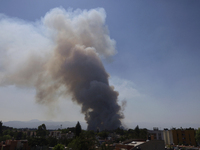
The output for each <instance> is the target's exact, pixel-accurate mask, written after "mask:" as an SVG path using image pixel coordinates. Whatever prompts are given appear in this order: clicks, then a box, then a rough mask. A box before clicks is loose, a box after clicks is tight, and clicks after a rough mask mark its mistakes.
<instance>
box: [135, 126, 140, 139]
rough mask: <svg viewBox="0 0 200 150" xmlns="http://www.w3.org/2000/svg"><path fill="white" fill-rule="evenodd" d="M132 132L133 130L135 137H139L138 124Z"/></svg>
mask: <svg viewBox="0 0 200 150" xmlns="http://www.w3.org/2000/svg"><path fill="white" fill-rule="evenodd" d="M134 132H135V138H139V137H140V129H139V126H138V125H137V126H136V127H135V130H134Z"/></svg>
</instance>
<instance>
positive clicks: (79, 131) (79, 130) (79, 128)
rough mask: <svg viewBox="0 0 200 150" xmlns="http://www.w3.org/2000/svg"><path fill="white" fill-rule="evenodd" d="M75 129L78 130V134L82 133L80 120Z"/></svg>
mask: <svg viewBox="0 0 200 150" xmlns="http://www.w3.org/2000/svg"><path fill="white" fill-rule="evenodd" d="M75 131H76V133H75V134H76V136H79V135H80V133H81V131H82V129H81V125H80V123H79V121H78V122H77V124H76V127H75Z"/></svg>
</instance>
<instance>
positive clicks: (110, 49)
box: [0, 8, 123, 130]
mask: <svg viewBox="0 0 200 150" xmlns="http://www.w3.org/2000/svg"><path fill="white" fill-rule="evenodd" d="M105 17H106V15H105V12H104V9H92V10H90V11H86V10H84V11H81V10H76V11H74V12H73V11H70V10H69V11H65V10H64V9H63V8H55V9H52V10H51V11H50V12H48V13H47V14H46V15H45V16H44V17H43V18H42V19H41V20H40V21H37V22H35V23H30V22H25V21H23V20H19V19H16V18H8V17H6V16H4V15H1V16H0V28H1V30H0V39H1V40H0V41H1V43H0V53H1V57H0V84H1V85H11V84H14V85H16V86H20V87H34V88H35V89H36V101H37V102H38V103H41V104H45V105H48V104H49V103H52V102H54V101H56V100H58V99H59V97H65V96H66V95H69V94H70V95H71V97H72V100H73V101H75V102H76V103H78V104H79V105H80V106H81V112H82V113H83V114H84V115H85V120H86V122H87V123H88V129H89V130H96V129H97V128H99V129H115V128H117V127H120V126H121V119H122V118H123V113H122V108H121V106H119V105H118V103H117V101H118V92H116V91H114V88H113V87H112V86H110V85H109V81H108V77H109V75H108V73H107V72H106V70H105V68H104V66H103V64H102V61H101V58H108V57H109V56H112V55H113V54H115V41H114V40H112V39H110V37H109V35H108V30H107V28H106V27H105Z"/></svg>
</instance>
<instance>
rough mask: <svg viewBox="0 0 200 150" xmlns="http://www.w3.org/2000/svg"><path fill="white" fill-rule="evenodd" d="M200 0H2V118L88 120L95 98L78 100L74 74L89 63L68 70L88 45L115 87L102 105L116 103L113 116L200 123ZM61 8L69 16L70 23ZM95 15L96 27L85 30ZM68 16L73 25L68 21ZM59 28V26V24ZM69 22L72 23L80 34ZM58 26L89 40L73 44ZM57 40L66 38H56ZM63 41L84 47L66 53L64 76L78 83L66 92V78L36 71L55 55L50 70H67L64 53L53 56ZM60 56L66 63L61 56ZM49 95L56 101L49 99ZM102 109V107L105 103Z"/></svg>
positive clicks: (158, 123)
mask: <svg viewBox="0 0 200 150" xmlns="http://www.w3.org/2000/svg"><path fill="white" fill-rule="evenodd" d="M199 7H200V2H199V1H185V0H177V1H159V0H153V1H148V0H144V1H136V0H133V1H131V0H127V1H114V0H111V1H106V0H102V1H94V0H84V1H81V0H76V1H69V0H66V1H61V0H58V1H54V0H43V1H39V0H35V1H27V0H20V1H14V0H11V1H0V29H1V30H0V103H1V104H0V114H1V115H0V119H1V120H2V121H3V122H6V121H13V120H19V121H28V120H32V119H39V120H53V121H71V122H74V121H80V122H86V121H85V119H84V118H85V116H86V118H87V113H90V112H91V110H90V109H88V108H91V105H90V106H89V105H87V106H86V105H85V103H83V102H82V101H79V100H77V99H78V98H77V97H78V96H77V90H75V91H74V90H73V89H74V88H73V86H74V84H72V83H71V82H70V81H71V79H72V78H73V79H74V78H76V80H77V81H78V79H80V78H82V77H83V76H84V75H82V74H81V69H82V68H80V71H79V72H78V73H79V74H78V75H77V76H75V74H74V72H69V71H68V70H70V68H73V67H74V66H75V68H77V66H76V65H77V63H76V61H74V60H75V59H76V60H80V61H81V60H82V59H83V58H85V57H86V56H85V53H82V52H83V51H84V52H85V51H87V56H88V55H89V56H92V57H90V58H92V59H90V60H91V62H95V63H94V64H95V65H94V66H93V65H92V66H90V65H89V68H93V69H94V71H93V72H92V75H93V74H96V76H97V78H98V81H99V80H101V82H102V83H103V84H104V83H105V84H106V85H107V86H106V87H105V89H106V91H108V93H110V94H108V95H112V98H110V97H109V98H108V97H104V98H102V99H112V104H110V103H109V104H98V106H100V105H102V106H107V105H108V106H113V107H112V109H108V110H113V111H112V112H115V114H118V115H117V116H116V115H113V114H112V113H108V114H112V115H111V116H110V118H114V119H112V120H114V121H113V122H115V124H117V125H121V124H122V125H123V126H125V127H127V128H134V127H135V126H136V125H139V126H140V127H143V128H144V127H145V128H152V127H161V128H165V127H166V128H171V127H193V128H198V127H200V122H199V120H200V117H199V115H198V114H199V113H200V110H199V107H198V106H199V104H200V101H199V97H200V92H199V91H200V69H199V64H200V59H199V58H200V49H199V48H200V42H199V41H200V29H199V26H200V21H199V18H200V10H199ZM56 15H60V16H61V18H59V19H60V20H56V19H57V18H56V17H55V16H56ZM62 15H63V16H65V17H66V16H67V17H66V18H67V19H66V18H65V17H64V18H65V19H66V20H65V21H66V22H64V23H63V22H62V21H63V20H62V17H63V16H62ZM53 17H55V18H53ZM52 18H53V19H52ZM77 18H78V19H77ZM54 19H55V20H54ZM82 20H83V22H81V21H82ZM59 21H60V22H59ZM68 21H69V22H70V21H71V22H70V23H69V22H68ZM84 21H86V22H84ZM89 21H91V24H93V25H94V26H95V28H94V29H90V28H87V30H86V28H85V27H88V26H87V25H88V24H89V23H88V22H89ZM62 23H63V24H64V25H67V27H63V28H62V26H61V25H60V24H62ZM68 23H69V24H68ZM84 23H85V24H84ZM52 28H54V29H55V28H56V30H54V31H55V32H54V31H52V30H51V29H52ZM65 29H67V30H65ZM68 29H71V30H73V31H74V32H73V34H72V33H70V31H69V30H68ZM97 29H98V30H97ZM84 30H86V31H87V33H84ZM88 31H90V32H88ZM57 33H60V34H59V36H58V37H59V38H58V39H62V38H60V37H64V40H65V41H68V42H69V41H70V40H72V39H71V37H72V35H73V36H74V33H76V34H75V35H79V37H78V38H77V39H76V40H74V39H73V40H72V41H73V42H74V41H76V42H77V41H78V42H77V43H76V42H75V43H76V44H80V43H81V42H82V43H84V44H85V43H86V44H85V45H87V44H88V43H89V44H88V45H90V46H87V47H83V46H82V45H78V46H77V45H76V46H71V45H73V44H71V43H73V42H72V41H70V42H71V43H70V44H68V43H67V42H65V41H64V42H63V41H62V40H60V41H59V40H55V37H56V38H57V36H55V34H57ZM79 33H80V34H79ZM88 33H90V34H88ZM98 35H100V36H98ZM90 36H91V37H93V38H91V39H90V38H89V37H90ZM95 38H96V39H95ZM88 39H90V40H88ZM55 41H57V42H58V41H59V42H58V43H56V44H55ZM80 41H81V42H80ZM62 42H63V43H64V46H68V47H70V48H71V47H73V48H74V47H75V48H76V51H77V53H79V52H80V53H79V55H78V57H76V58H74V59H71V58H70V59H68V60H67V62H69V63H68V64H70V65H67V63H66V64H65V63H64V64H65V67H66V68H67V71H66V72H64V73H67V75H68V77H69V76H70V79H69V80H65V81H66V86H69V85H70V88H71V89H68V90H66V91H67V92H64V93H63V89H64V90H65V88H63V86H65V85H64V84H63V82H61V81H56V80H49V78H42V79H43V80H42V81H41V82H35V78H34V77H35V74H36V73H37V72H40V73H41V72H42V73H44V72H43V71H44V70H42V71H41V68H40V67H41V66H40V64H43V63H44V62H45V63H46V62H48V63H47V64H48V67H47V68H48V69H47V70H48V71H49V70H51V71H50V72H51V73H52V74H53V79H56V78H57V77H61V76H62V77H63V74H61V73H60V72H59V74H58V73H55V72H56V71H57V70H56V69H55V68H59V67H58V66H59V65H57V64H55V63H54V62H58V60H61V59H62V58H60V57H54V59H53V60H56V61H47V60H48V58H49V57H50V53H49V51H50V50H52V49H56V50H57V51H55V52H59V53H61V51H62V50H63V49H62V48H63V47H62V46H63V44H62ZM65 43H67V44H65ZM55 45H56V46H55ZM57 45H59V46H57ZM60 45H61V46H60ZM69 53H71V51H70V52H69ZM62 54H63V56H68V54H66V53H64V52H63V53H62ZM80 55H81V56H80ZM82 55H84V57H82ZM75 56H76V55H75ZM34 58H39V59H36V60H35V59H34ZM101 61H102V64H101ZM29 62H31V63H30V64H29ZM74 62H75V63H74ZM79 63H80V64H81V62H79ZM32 64H34V65H32ZM59 64H62V65H60V66H63V63H62V62H60V63H59ZM54 65H55V66H54ZM49 66H50V67H49ZM52 66H53V67H52ZM49 68H50V69H49ZM86 68H88V66H87V67H86ZM104 69H105V70H104ZM38 70H39V71H38ZM55 70H56V71H55ZM99 70H101V71H99ZM25 71H26V73H27V74H24V73H25ZM27 71H28V72H27ZM48 71H47V73H49V72H48ZM99 72H100V73H103V74H104V75H102V74H101V75H100V74H99ZM45 73H46V72H45ZM62 73H63V72H62ZM87 73H88V74H90V75H91V73H90V72H87ZM31 75H33V78H31V77H30V76H31ZM86 76H89V75H86ZM25 77H27V78H26V79H25ZM45 77H46V76H45ZM47 77H49V76H47ZM91 78H93V76H92V77H91ZM8 79H9V80H8ZM29 79H31V80H29ZM44 79H45V81H44ZM65 79H66V78H65ZM95 79H96V78H95ZM88 80H89V79H88ZM62 81H63V80H62ZM107 82H109V83H107ZM36 83H37V84H36ZM39 84H40V85H39ZM83 84H85V82H84V83H83ZM94 84H96V83H94ZM43 85H45V86H43ZM47 85H48V86H47ZM49 85H51V86H49ZM52 85H56V86H54V88H55V89H56V90H55V91H54V90H53V91H51V90H52V88H49V89H48V90H47V88H46V87H52ZM58 86H59V88H57V87H58ZM80 86H82V84H81V85H80ZM101 87H102V86H101ZM38 89H39V90H38ZM97 89H99V87H98V88H97ZM38 91H40V92H41V91H45V92H47V91H48V95H46V96H44V97H42V98H41V97H40V96H41V95H40V92H39V93H38ZM91 91H92V92H91ZM91 91H89V92H88V93H86V95H84V97H87V96H88V97H93V95H90V94H89V93H95V92H94V91H95V90H91ZM116 91H117V92H118V93H119V96H118V98H116V97H117V95H118V93H117V92H116ZM78 92H79V91H78ZM69 93H70V94H69ZM54 96H55V97H54ZM113 97H114V98H113ZM51 98H52V100H51ZM72 98H75V100H74V99H73V100H74V101H72V100H71V99H72ZM46 99H48V101H51V102H50V103H46ZM43 100H45V101H43ZM100 102H101V101H100ZM77 103H78V104H77ZM84 106H85V107H84ZM84 108H85V109H87V111H86V110H85V109H84ZM95 108H96V107H94V108H93V107H92V109H95ZM103 110H104V109H103V107H102V109H100V110H98V111H100V112H102V111H103ZM81 111H82V112H83V113H81ZM85 112H86V113H85ZM84 113H85V114H84ZM102 118H103V117H102ZM108 118H109V117H108ZM88 120H90V119H88ZM88 120H87V121H88ZM119 120H120V121H121V122H120V121H119ZM116 122H117V123H116ZM99 124H100V123H99ZM113 124H114V123H113ZM92 127H93V125H91V128H92Z"/></svg>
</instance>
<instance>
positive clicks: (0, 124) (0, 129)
mask: <svg viewBox="0 0 200 150" xmlns="http://www.w3.org/2000/svg"><path fill="white" fill-rule="evenodd" d="M2 124H3V123H2V121H0V136H1V135H2V133H3V131H2V130H3V127H2Z"/></svg>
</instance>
